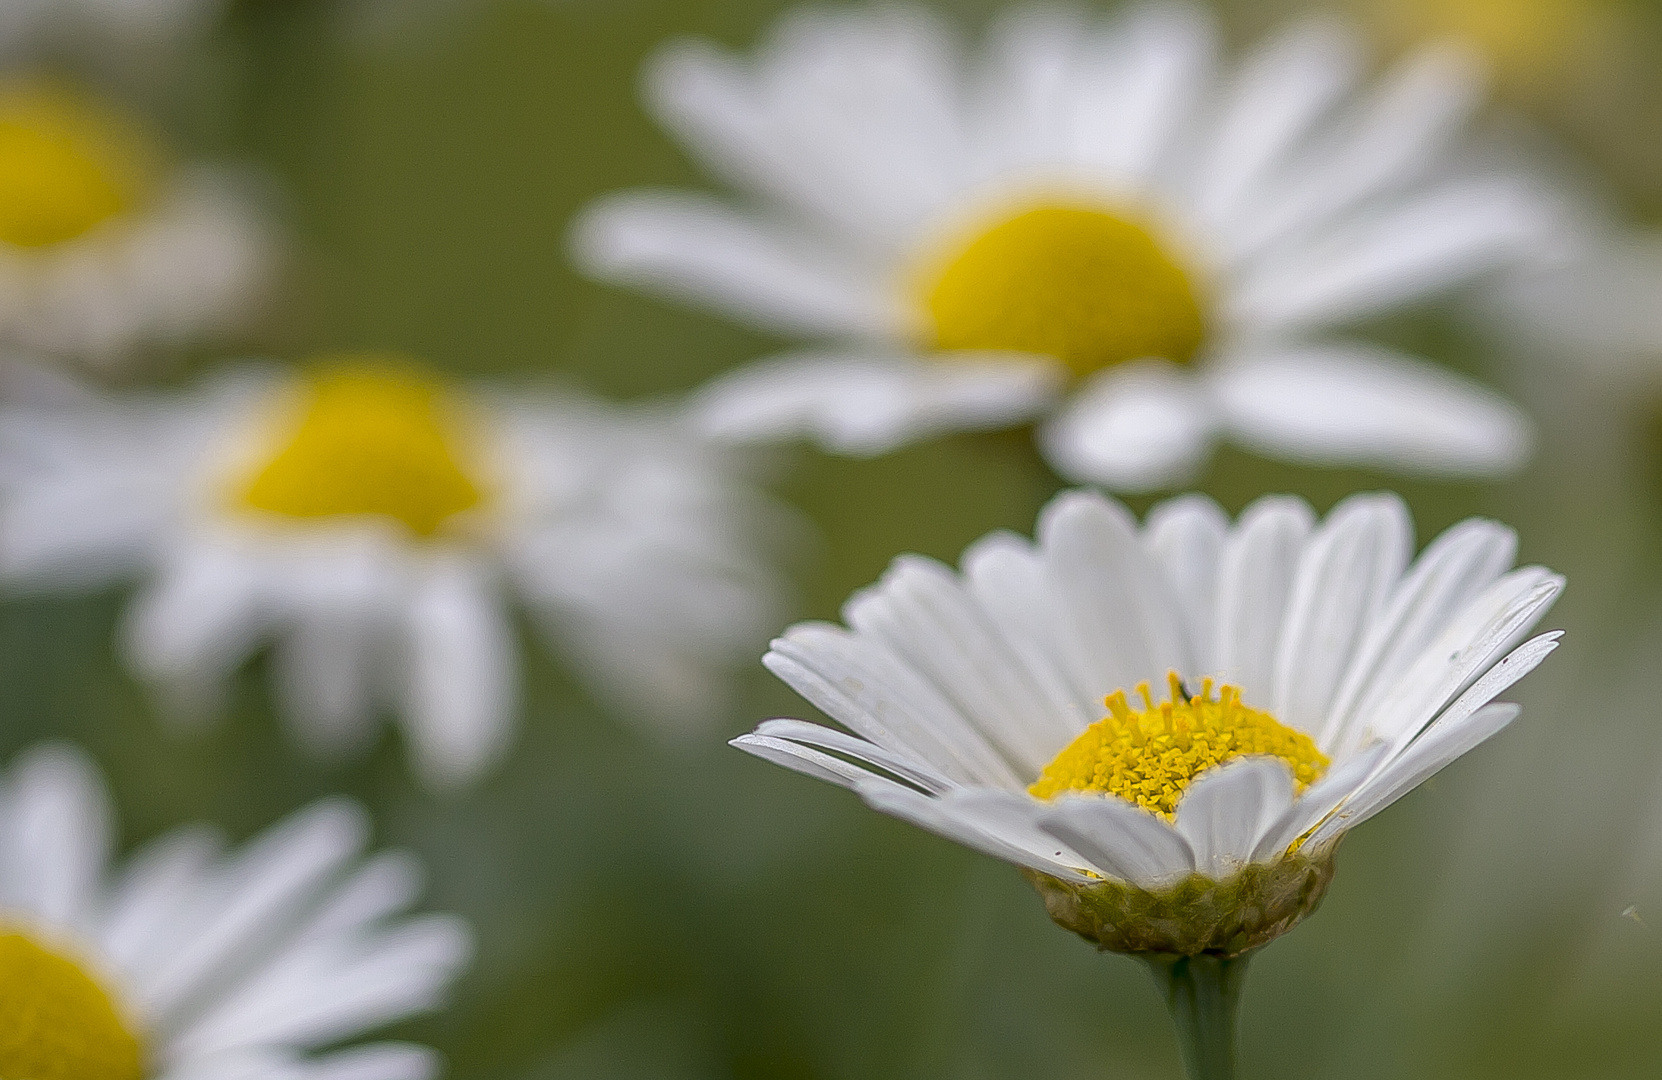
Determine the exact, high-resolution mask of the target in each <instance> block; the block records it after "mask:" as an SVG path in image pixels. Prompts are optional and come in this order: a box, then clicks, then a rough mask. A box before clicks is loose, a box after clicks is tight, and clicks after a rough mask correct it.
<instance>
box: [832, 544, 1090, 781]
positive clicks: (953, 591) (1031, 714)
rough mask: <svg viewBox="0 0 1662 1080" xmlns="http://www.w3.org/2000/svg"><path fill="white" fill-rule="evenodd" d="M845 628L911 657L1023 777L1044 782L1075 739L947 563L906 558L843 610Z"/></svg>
mask: <svg viewBox="0 0 1662 1080" xmlns="http://www.w3.org/2000/svg"><path fill="white" fill-rule="evenodd" d="M843 621H844V622H845V623H846V624H847V625H848V626H849V627H851V628H853V629H854V630H856V631H858V632H860V633H862V634H866V635H869V636H870V637H872V638H874V639H876V640H879V641H882V642H884V643H885V644H886V645H887V646H888V647H889V648H890V649H891V650H893V651H894V652H895V653H896V654H898V655H900V656H904V657H905V658H906V659H907V661H908V662H909V663H910V664H911V666H912V667H913V669H914V670H916V671H917V672H919V673H920V674H922V675H924V676H925V677H926V678H928V679H929V680H930V682H932V683H933V684H934V686H935V687H936V688H937V689H938V690H940V692H941V693H942V694H944V695H945V696H946V697H947V698H949V699H950V700H951V701H952V702H953V704H954V706H955V707H956V709H957V711H958V712H959V713H960V714H961V715H962V716H963V717H965V718H966V719H967V720H969V721H970V722H971V723H973V724H974V725H975V727H976V730H978V731H979V732H980V733H981V734H982V736H983V737H985V738H986V739H987V741H988V742H990V743H992V744H993V745H994V746H996V747H997V748H998V750H999V751H1000V752H1001V754H1002V755H1003V756H1004V757H1005V758H1006V759H1007V760H1009V761H1010V762H1011V764H1012V766H1013V767H1014V769H1015V772H1016V773H1017V774H1018V775H1025V776H1037V775H1038V773H1039V771H1040V770H1041V769H1042V768H1044V766H1045V764H1046V763H1047V762H1048V761H1049V760H1050V759H1051V758H1052V757H1054V756H1055V754H1056V751H1057V750H1058V749H1060V748H1061V747H1062V746H1063V745H1065V744H1066V743H1067V742H1068V740H1069V739H1070V738H1071V737H1072V724H1071V720H1072V717H1071V716H1070V715H1069V714H1068V713H1067V712H1066V711H1065V710H1063V709H1059V708H1057V707H1056V706H1055V705H1053V704H1052V703H1050V702H1047V701H1046V699H1045V698H1046V695H1045V691H1044V689H1043V688H1042V687H1043V683H1042V681H1041V680H1039V679H1036V678H1034V677H1033V676H1032V675H1031V674H1030V673H1029V672H1028V671H1027V670H1026V668H1025V666H1024V665H1023V664H1022V662H1021V660H1020V658H1019V657H1018V656H1016V655H1015V654H1013V653H1012V652H1011V651H1010V650H1009V649H1008V648H1007V647H1006V646H1005V645H1004V642H1003V640H1002V638H1001V637H1000V635H999V633H998V631H997V629H996V628H995V627H994V626H993V625H992V624H991V622H990V621H989V620H988V618H987V615H986V613H985V612H983V611H982V610H981V609H980V607H979V606H978V605H976V604H975V602H974V601H973V600H971V599H970V597H969V596H968V595H966V593H965V592H964V591H963V589H962V587H961V586H960V585H959V582H958V579H957V578H956V576H955V575H953V573H952V572H951V571H950V570H948V569H947V568H946V567H944V566H942V565H941V564H939V563H937V562H934V561H933V560H929V559H924V558H922V557H920V556H901V557H900V558H898V559H896V560H895V561H894V563H893V564H891V565H890V567H889V569H888V571H887V572H886V573H885V574H884V575H883V580H882V581H881V582H879V583H878V584H877V585H876V586H873V587H872V588H869V589H865V590H862V591H861V592H859V593H857V594H855V595H854V597H852V598H851V599H850V600H849V602H848V603H847V604H845V605H844V606H843Z"/></svg>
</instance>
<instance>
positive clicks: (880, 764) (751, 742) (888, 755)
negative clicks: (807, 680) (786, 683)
mask: <svg viewBox="0 0 1662 1080" xmlns="http://www.w3.org/2000/svg"><path fill="white" fill-rule="evenodd" d="M781 742H789V743H791V744H793V746H792V747H791V748H785V752H789V753H795V752H796V751H800V750H802V749H803V748H804V747H817V748H819V749H821V750H828V751H832V752H834V753H836V754H841V755H844V756H845V757H851V758H854V759H855V760H857V761H863V762H865V763H866V764H868V765H875V766H876V767H877V768H879V769H882V770H883V771H884V772H887V773H892V774H893V775H895V776H898V777H900V778H901V779H902V780H905V781H906V782H907V783H909V784H914V785H916V786H917V787H919V788H922V789H923V790H924V791H925V792H927V793H929V794H931V795H941V794H944V793H945V792H947V791H950V790H952V789H953V788H955V787H957V786H958V785H956V784H954V783H953V782H952V781H951V779H949V778H948V777H947V776H945V775H944V774H942V773H941V772H940V771H939V770H937V769H935V768H933V767H932V766H931V765H929V763H928V762H925V761H920V760H918V759H916V758H912V757H909V756H908V755H906V754H902V753H896V752H894V751H891V750H886V749H884V748H883V747H881V746H878V745H877V744H876V743H874V742H869V741H867V740H865V739H862V738H860V737H858V736H856V735H849V734H848V733H846V732H842V731H838V730H836V729H835V728H828V727H826V726H824V725H823V724H811V723H809V722H807V721H806V720H785V719H781V720H768V721H765V722H764V723H762V724H760V725H758V726H757V728H756V731H755V733H754V734H753V735H741V736H739V737H738V738H737V739H734V740H732V742H731V743H729V745H731V746H737V747H738V748H739V749H741V750H745V751H747V752H749V753H756V754H757V756H758V757H768V756H769V755H766V754H761V753H758V748H760V749H779V748H778V747H777V746H776V744H778V743H781ZM826 756H827V755H824V754H812V755H807V756H806V757H805V760H808V761H812V762H816V763H817V762H821V761H823V759H825V757H826ZM770 760H775V758H772V757H770ZM830 760H831V761H832V762H834V763H835V764H836V765H837V766H843V765H846V762H844V761H843V760H842V758H831V759H830ZM788 767H790V768H796V767H797V766H796V765H795V764H794V763H793V764H790V765H789V766H788ZM834 772H835V773H836V776H835V777H834V778H833V779H832V782H833V783H844V781H846V780H849V779H850V778H851V777H852V778H854V779H863V778H864V777H866V776H870V775H871V773H869V772H868V771H867V770H865V769H854V770H853V771H851V772H845V771H844V770H843V769H842V768H836V769H834ZM821 778H822V779H825V777H821ZM845 786H849V787H852V786H853V785H852V783H848V784H846V785H845Z"/></svg>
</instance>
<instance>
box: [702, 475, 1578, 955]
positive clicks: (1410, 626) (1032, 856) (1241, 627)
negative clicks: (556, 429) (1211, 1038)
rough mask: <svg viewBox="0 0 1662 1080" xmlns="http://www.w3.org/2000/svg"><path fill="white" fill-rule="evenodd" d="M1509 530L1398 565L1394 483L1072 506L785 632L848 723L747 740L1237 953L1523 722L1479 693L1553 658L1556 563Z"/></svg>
mask: <svg viewBox="0 0 1662 1080" xmlns="http://www.w3.org/2000/svg"><path fill="white" fill-rule="evenodd" d="M1516 544H1517V541H1516V537H1515V536H1514V534H1513V533H1512V531H1511V530H1510V529H1507V528H1505V527H1504V526H1501V525H1499V524H1496V523H1494V522H1491V521H1485V520H1481V519H1475V518H1474V519H1471V520H1468V521H1466V522H1464V523H1462V524H1460V525H1457V526H1455V527H1453V528H1451V529H1449V530H1448V531H1447V532H1445V533H1444V534H1443V535H1442V536H1440V537H1438V538H1437V539H1436V540H1435V541H1433V542H1432V543H1431V545H1430V546H1429V547H1427V548H1426V550H1425V551H1424V552H1423V553H1422V554H1421V555H1420V556H1419V558H1418V559H1415V560H1414V561H1413V562H1412V563H1411V564H1410V561H1409V560H1410V556H1411V555H1412V553H1413V536H1412V526H1411V524H1410V521H1409V516H1408V511H1407V509H1406V507H1405V506H1404V505H1403V503H1402V501H1401V500H1400V499H1398V498H1397V497H1395V496H1393V495H1361V496H1355V497H1352V498H1350V499H1348V500H1346V501H1344V502H1343V503H1341V504H1339V505H1338V506H1337V507H1335V508H1334V509H1333V511H1332V512H1331V513H1329V515H1328V516H1327V518H1326V519H1325V520H1323V521H1321V522H1320V523H1319V524H1318V523H1317V521H1316V519H1315V516H1314V514H1313V513H1312V512H1311V510H1310V507H1309V506H1308V505H1307V504H1305V503H1304V502H1303V501H1301V500H1298V499H1294V498H1288V497H1269V498H1264V499H1261V500H1259V501H1258V502H1256V503H1254V504H1253V505H1252V506H1250V507H1248V509H1247V510H1246V511H1245V512H1244V513H1243V514H1242V515H1241V517H1240V519H1239V521H1237V522H1235V523H1234V524H1233V525H1231V523H1230V522H1229V521H1228V519H1227V518H1226V516H1225V515H1224V513H1223V512H1222V511H1221V510H1220V509H1219V508H1218V507H1217V505H1216V504H1215V503H1213V502H1211V501H1210V500H1208V499H1206V498H1204V497H1200V496H1186V497H1183V498H1179V499H1174V500H1171V501H1169V502H1165V503H1162V504H1160V505H1159V506H1156V507H1155V508H1154V509H1153V510H1152V511H1151V512H1150V514H1149V516H1148V519H1147V521H1146V523H1144V524H1143V525H1142V526H1140V527H1139V525H1138V523H1137V521H1136V520H1135V519H1134V518H1133V517H1132V516H1131V515H1130V514H1129V513H1128V512H1127V511H1126V510H1125V509H1124V508H1123V507H1122V506H1120V505H1119V504H1118V503H1116V502H1112V501H1110V500H1108V499H1106V498H1104V497H1102V496H1099V495H1096V494H1093V493H1086V492H1077V491H1076V492H1065V493H1063V494H1062V495H1059V496H1058V497H1057V498H1056V499H1055V500H1053V501H1052V502H1051V503H1050V505H1049V506H1048V507H1047V508H1046V509H1045V510H1044V512H1043V514H1042V516H1041V518H1040V520H1039V525H1038V538H1037V541H1036V542H1034V543H1029V542H1028V541H1026V540H1025V539H1022V538H1019V537H1017V536H1014V535H1011V534H1007V533H994V534H992V535H990V536H988V537H986V538H985V539H983V540H981V541H980V542H978V543H977V544H975V545H974V546H973V547H971V548H970V549H969V551H967V552H966V553H965V555H964V558H963V561H962V564H961V569H960V570H959V571H958V572H956V573H955V572H954V571H952V570H951V569H950V568H948V567H945V566H942V565H940V564H939V563H936V562H933V561H931V560H928V559H923V558H918V557H903V558H901V559H899V560H897V561H896V562H895V564H894V565H893V566H892V567H891V568H890V570H889V572H888V574H887V575H886V576H885V577H884V578H883V580H882V581H881V582H880V583H879V584H877V585H876V586H875V587H873V588H871V589H869V590H867V591H864V592H861V593H858V594H856V595H855V596H854V597H853V598H852V599H851V600H850V601H849V602H848V604H847V605H846V606H845V607H844V609H843V618H844V621H845V622H846V623H847V627H846V628H845V627H840V626H833V625H827V624H824V623H803V624H800V625H797V626H794V627H792V628H791V629H790V630H788V631H787V632H786V633H785V635H784V636H783V637H781V638H780V639H779V640H777V641H775V642H774V643H773V647H772V650H771V651H770V652H769V653H768V654H767V656H766V658H765V661H764V662H765V663H766V664H767V666H768V667H769V668H770V669H771V670H772V671H773V672H774V673H775V674H776V675H778V676H779V677H780V678H782V679H783V680H784V681H785V682H787V683H789V684H790V685H791V686H792V687H793V688H795V689H796V690H797V692H798V693H800V694H802V695H803V696H804V697H805V698H807V699H808V700H809V701H810V702H812V703H813V704H814V705H816V706H818V707H819V708H820V709H821V710H823V711H824V712H825V713H826V714H827V715H828V716H830V717H831V718H832V719H833V720H835V721H837V722H838V723H839V724H841V725H842V726H843V727H845V728H847V729H848V730H847V731H846V732H845V731H839V730H836V729H833V728H829V727H824V726H821V725H819V724H813V723H806V722H803V721H800V720H772V721H769V722H767V723H765V724H763V725H762V726H761V727H759V728H757V729H756V731H755V732H754V733H753V734H750V735H744V736H741V737H740V738H738V739H736V740H734V745H735V746H737V747H739V748H740V749H743V750H746V751H748V752H750V753H752V754H755V755H757V756H758V757H762V758H764V759H767V760H769V761H773V762H776V763H778V764H781V765H784V766H786V767H788V768H792V769H795V770H797V771H799V772H803V773H806V774H807V775H809V776H813V777H817V778H818V779H821V780H827V781H830V782H832V783H836V784H841V785H843V786H845V787H848V788H851V789H853V790H854V791H855V792H857V793H858V794H859V795H860V797H861V798H863V799H864V800H865V801H866V802H867V803H868V804H869V805H870V806H872V807H873V808H874V809H877V810H879V811H881V812H883V813H886V814H891V815H893V816H895V817H899V818H901V819H903V820H905V821H909V822H912V823H913V824H916V825H919V826H921V827H923V828H925V829H928V830H930V831H932V832H935V833H938V834H940V835H942V836H945V837H947V838H949V839H952V840H956V841H958V842H959V843H962V844H966V845H968V846H970V847H972V848H974V849H976V850H978V851H981V852H984V853H986V854H990V855H993V856H995V857H997V858H1000V859H1004V860H1006V861H1009V862H1012V863H1014V864H1015V865H1017V866H1018V867H1021V868H1022V869H1023V870H1024V871H1025V872H1026V873H1027V876H1028V877H1029V879H1030V880H1031V881H1032V882H1033V884H1034V885H1035V886H1036V887H1037V888H1038V891H1039V892H1040V894H1041V895H1042V896H1043V897H1044V900H1045V903H1046V906H1047V907H1048V909H1049V911H1050V914H1051V916H1052V917H1053V918H1054V919H1055V920H1056V921H1057V922H1058V923H1060V924H1061V925H1062V926H1064V927H1066V928H1068V929H1070V930H1073V931H1075V932H1077V933H1079V934H1080V935H1082V936H1084V937H1085V938H1086V939H1087V940H1089V941H1091V942H1093V943H1094V944H1096V945H1098V946H1100V947H1101V948H1104V949H1109V950H1113V951H1117V952H1125V953H1131V954H1136V955H1139V956H1143V957H1147V958H1150V959H1152V960H1154V961H1156V962H1157V963H1163V964H1166V965H1167V967H1166V968H1165V969H1163V970H1166V972H1167V974H1168V975H1169V974H1171V972H1170V966H1171V965H1172V964H1176V963H1177V962H1178V961H1179V960H1182V961H1183V962H1184V964H1185V965H1189V961H1190V959H1192V958H1206V959H1204V960H1202V961H1200V963H1203V964H1204V963H1213V962H1214V961H1220V962H1221V961H1228V960H1233V959H1234V958H1238V957H1243V956H1245V955H1246V954H1248V953H1249V952H1251V951H1252V950H1254V949H1256V948H1258V947H1260V946H1262V945H1264V944H1267V943H1268V942H1269V941H1270V940H1272V939H1274V938H1275V937H1276V936H1278V935H1280V934H1282V933H1284V932H1286V931H1287V930H1288V929H1290V928H1291V927H1292V926H1293V925H1294V924H1296V923H1297V922H1298V921H1299V920H1301V919H1302V918H1304V917H1305V916H1306V915H1308V914H1309V913H1310V912H1311V911H1312V910H1313V909H1314V908H1315V906H1316V905H1317V904H1318V903H1319V902H1320V900H1321V898H1322V896H1323V895H1324V893H1325V892H1326V889H1327V886H1328V883H1329V881H1330V879H1331V877H1332V873H1333V854H1334V849H1335V848H1336V847H1337V845H1338V843H1339V841H1340V839H1341V838H1342V837H1343V836H1344V834H1345V833H1346V832H1347V831H1348V830H1350V829H1352V828H1354V827H1356V826H1357V825H1359V824H1361V823H1362V822H1364V821H1366V820H1367V819H1368V818H1370V817H1372V816H1373V815H1375V814H1377V813H1379V812H1380V811H1381V810H1383V809H1385V808H1386V807H1387V806H1389V805H1390V804H1391V803H1393V802H1394V801H1396V800H1397V799H1399V798H1401V797H1402V796H1403V795H1405V794H1407V793H1408V792H1409V791H1410V790H1412V789H1413V788H1414V787H1416V786H1417V785H1418V784H1420V783H1421V782H1423V781H1424V780H1425V779H1427V778H1428V777H1430V776H1431V775H1432V774H1433V773H1435V772H1437V771H1438V770H1439V769H1441V768H1442V767H1443V766H1445V765H1447V764H1448V763H1449V762H1451V761H1453V760H1454V759H1455V758H1457V757H1459V756H1460V755H1461V754H1464V753H1465V752H1466V751H1468V750H1470V749H1472V748H1473V747H1475V746H1476V745H1478V744H1479V743H1481V742H1483V741H1484V740H1485V739H1488V738H1489V737H1490V736H1492V735H1494V734H1495V733H1497V732H1499V731H1500V730H1501V729H1502V728H1504V727H1505V726H1506V725H1507V724H1508V723H1510V722H1511V721H1512V720H1513V719H1514V718H1515V717H1516V716H1517V714H1518V708H1517V706H1515V705H1505V704H1491V701H1492V700H1493V699H1494V698H1495V697H1496V695H1498V694H1500V693H1501V692H1503V691H1504V690H1506V689H1507V688H1508V687H1509V686H1511V685H1512V684H1513V683H1514V682H1515V681H1517V680H1518V679H1519V678H1520V677H1522V676H1523V675H1524V674H1525V673H1527V672H1528V671H1530V670H1531V669H1532V668H1534V667H1535V666H1536V665H1537V664H1539V663H1540V662H1541V660H1542V659H1544V658H1545V657H1546V656H1547V654H1549V653H1550V652H1552V651H1553V649H1554V648H1556V645H1557V640H1558V636H1559V635H1558V634H1557V633H1548V634H1544V635H1542V636H1540V637H1536V638H1533V639H1531V640H1529V641H1527V642H1525V643H1523V644H1521V645H1518V642H1519V640H1520V639H1521V638H1522V636H1523V635H1524V634H1526V633H1527V632H1528V631H1529V629H1530V628H1531V627H1532V626H1533V625H1534V624H1535V623H1536V621H1537V620H1539V619H1540V618H1541V616H1542V614H1543V613H1544V612H1545V611H1546V609H1547V607H1548V605H1549V604H1551V602H1552V601H1553V599H1554V597H1556V596H1557V594H1558V592H1559V590H1560V589H1561V587H1562V585H1563V579H1562V578H1560V577H1559V576H1558V575H1556V574H1553V573H1552V572H1550V571H1548V570H1545V569H1542V568H1540V567H1524V568H1521V569H1511V567H1512V563H1513V558H1514V554H1515V551H1516ZM1514 646H1516V648H1514ZM1156 688H1158V689H1156ZM1182 974H1183V975H1184V977H1195V971H1194V970H1193V969H1192V966H1186V967H1185V968H1184V969H1183V971H1182ZM1214 974H1218V972H1216V971H1214Z"/></svg>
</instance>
